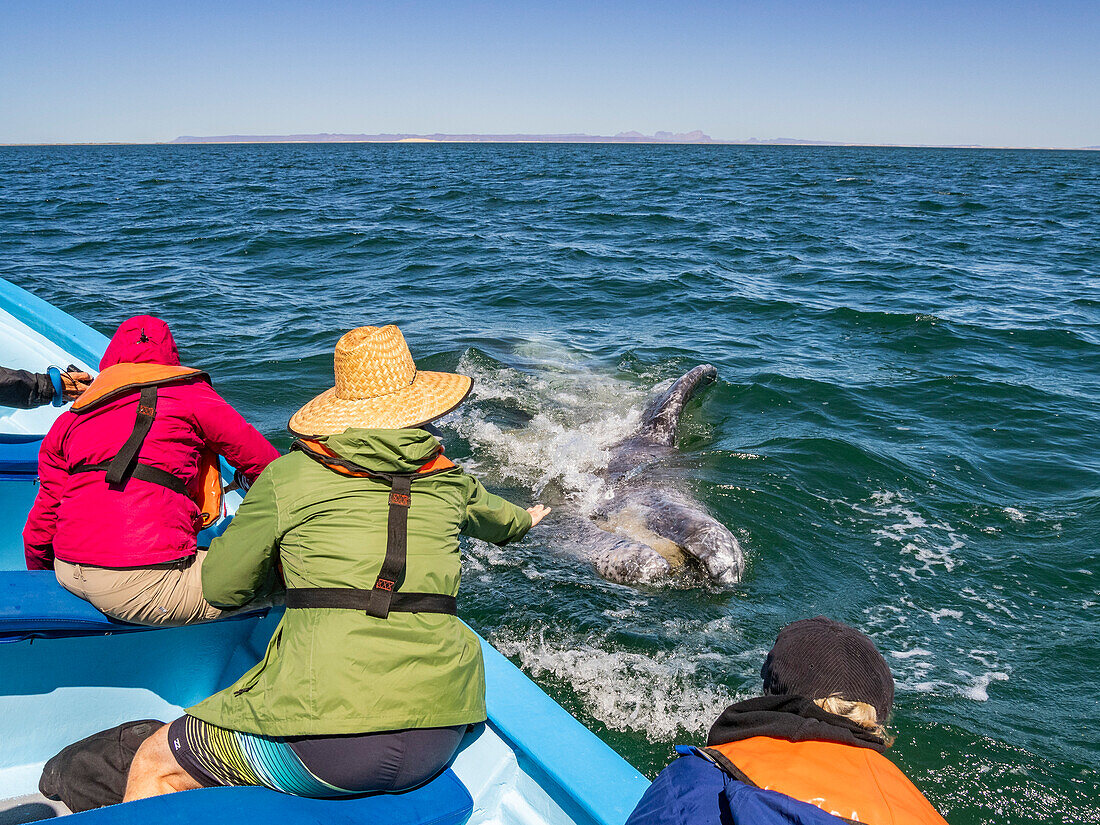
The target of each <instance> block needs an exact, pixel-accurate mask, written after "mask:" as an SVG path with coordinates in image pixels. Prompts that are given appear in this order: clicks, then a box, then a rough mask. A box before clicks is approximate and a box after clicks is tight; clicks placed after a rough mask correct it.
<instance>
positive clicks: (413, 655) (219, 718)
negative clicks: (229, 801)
mask: <svg viewBox="0 0 1100 825" xmlns="http://www.w3.org/2000/svg"><path fill="white" fill-rule="evenodd" d="M320 441H322V443H324V444H325V445H326V446H327V447H328V448H329V449H330V450H332V451H334V452H335V453H337V454H338V455H339V456H341V457H343V458H346V459H348V460H350V461H353V462H355V463H356V464H358V465H359V466H362V467H366V468H368V469H371V470H376V471H383V472H399V473H412V472H416V470H417V469H418V468H419V467H421V466H422V465H423V464H424V463H425V462H427V461H428V460H429V459H431V458H432V457H433V456H434V455H435V454H436V452H437V451H438V449H439V442H438V441H437V440H436V439H435V438H433V437H432V436H431V435H429V434H428V433H427V432H425V431H423V430H364V429H349V430H347V431H346V432H344V433H341V434H340V435H333V436H329V437H327V438H323V439H320ZM388 501H389V485H387V484H386V483H385V482H383V481H377V480H374V479H369V478H353V477H348V476H343V475H340V474H338V473H336V472H334V471H332V470H330V469H328V468H327V467H325V466H323V465H322V464H320V463H318V462H317V461H315V460H314V459H312V458H310V457H309V456H307V455H305V454H303V453H301V452H292V453H291V454H290V455H287V456H283V457H282V458H280V459H278V460H276V461H274V462H272V463H271V464H270V465H268V467H267V469H265V470H264V472H263V474H262V475H261V476H260V477H259V478H258V479H257V480H256V483H255V484H253V485H252V489H251V490H249V492H248V495H247V496H246V497H245V500H244V502H243V503H242V504H241V506H240V509H239V510H238V511H237V514H236V516H235V517H234V519H233V523H232V524H231V525H230V526H229V529H228V530H226V531H225V534H224V535H222V536H221V537H219V538H217V539H215V540H214V541H213V543H212V544H211V546H210V551H209V553H208V554H207V556H206V559H205V561H204V562H203V569H202V586H203V594H204V595H205V596H206V599H207V601H209V602H210V603H211V604H214V605H218V606H220V607H239V606H242V605H245V604H247V603H248V602H250V601H252V600H253V599H254V598H256V597H257V596H259V595H263V594H264V593H265V590H266V589H267V588H270V586H271V582H272V580H273V579H274V576H275V569H276V568H275V565H276V562H281V564H282V573H283V577H284V579H285V581H286V586H287V587H288V588H291V587H355V588H360V589H364V590H369V589H370V588H371V587H373V586H374V581H375V579H376V578H377V576H378V572H379V569H380V568H381V566H382V559H383V558H384V557H385V553H386V521H387V516H388V510H389V505H388ZM530 528H531V517H530V515H528V513H527V512H526V511H525V510H523V509H521V508H519V507H517V506H516V505H514V504H511V503H509V502H507V501H505V500H504V499H502V498H500V497H499V496H495V495H493V494H492V493H489V492H488V491H486V489H485V488H484V487H483V486H482V485H481V483H480V482H479V481H478V480H477V479H475V478H473V477H472V476H469V475H467V474H466V473H465V472H463V470H462V469H461V468H459V467H456V468H455V469H453V470H449V471H447V472H443V473H438V474H433V475H430V476H426V477H424V478H423V479H420V480H416V481H414V482H413V485H412V495H411V506H410V507H409V510H408V558H407V568H406V572H405V578H404V581H403V582H401V583H400V584H399V590H403V591H407V592H424V593H443V594H449V595H455V594H457V593H458V584H459V579H460V576H461V573H460V569H459V549H458V537H459V534H460V533H462V534H465V535H468V536H474V537H476V538H479V539H483V540H485V541H489V542H492V543H494V544H505V543H507V542H509V541H514V540H516V539H519V538H521V537H523V536H524V535H525V534H526V533H527V531H528V530H529V529H530ZM187 712H188V713H189V714H191V715H192V716H196V717H198V718H199V719H202V720H204V721H206V722H209V723H211V724H214V725H218V726H219V727H223V728H230V729H233V730H239V731H244V732H247V733H257V734H263V735H267V736H320V735H327V734H347V733H368V732H372V731H385V730H399V729H403V728H425V727H443V726H450V725H461V724H469V723H474V722H480V721H482V720H484V719H485V668H484V664H483V662H482V659H481V647H480V645H479V643H478V639H477V637H476V636H475V635H474V633H473V632H472V631H471V630H470V629H469V628H468V627H466V625H465V624H463V622H462V621H460V620H459V619H458V618H457V617H455V616H448V615H444V614H439V613H390V615H389V617H388V618H385V619H378V618H374V617H372V616H368V615H366V614H365V613H363V612H361V611H357V610H345V609H335V608H307V609H295V610H287V611H286V613H285V614H284V615H283V619H282V621H281V622H280V623H279V626H278V628H277V629H276V630H275V633H274V635H273V636H272V638H271V641H270V642H269V643H268V646H267V653H266V654H265V656H264V658H263V661H261V662H260V663H259V664H257V665H256V666H255V667H253V668H252V669H251V670H249V671H248V672H247V673H245V674H244V676H242V677H241V678H240V679H239V680H238V681H237V682H236V684H234V685H232V686H231V687H229V688H226V689H225V690H223V691H221V692H220V693H217V694H215V695H214V696H211V697H210V698H209V699H207V700H205V701H204V702H200V703H199V704H198V705H196V706H195V707H192V708H188V710H187Z"/></svg>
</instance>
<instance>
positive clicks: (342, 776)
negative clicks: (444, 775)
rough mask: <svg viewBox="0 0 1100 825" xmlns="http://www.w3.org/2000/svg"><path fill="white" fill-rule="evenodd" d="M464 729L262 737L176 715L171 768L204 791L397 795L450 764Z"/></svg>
mask: <svg viewBox="0 0 1100 825" xmlns="http://www.w3.org/2000/svg"><path fill="white" fill-rule="evenodd" d="M465 732H466V725H459V726H457V727H448V728H414V729H410V730H400V731H382V732H374V733H363V734H352V735H346V736H292V737H282V736H260V735H258V734H252V733H242V732H241V731H235V730H228V729H226V728H219V727H217V726H216V725H211V724H209V723H208V722H204V721H202V720H201V719H196V718H195V717H194V716H182V717H180V718H179V719H177V720H176V721H174V722H173V723H172V724H171V725H170V726H169V728H168V746H169V748H170V749H171V751H172V754H173V755H174V756H175V757H176V761H177V762H178V763H179V764H180V767H182V768H183V769H184V770H185V771H187V773H188V774H190V775H191V777H192V778H193V779H194V780H195V781H196V782H198V783H199V784H200V785H202V786H203V787H207V788H209V787H215V786H218V785H260V786H263V787H265V788H271V789H272V790H275V791H281V792H283V793H289V794H294V795H296V796H311V797H338V796H349V795H355V794H363V793H372V792H377V791H403V790H407V789H409V788H414V787H416V786H417V785H420V784H423V783H424V782H426V781H427V780H429V779H431V778H432V777H433V776H435V775H436V774H437V773H439V772H440V771H441V770H443V768H444V767H446V765H447V763H448V762H449V761H450V760H451V757H452V756H454V754H455V751H457V749H458V745H459V743H460V742H461V741H462V737H463V735H464V733H465Z"/></svg>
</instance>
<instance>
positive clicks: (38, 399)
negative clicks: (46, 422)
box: [0, 367, 53, 410]
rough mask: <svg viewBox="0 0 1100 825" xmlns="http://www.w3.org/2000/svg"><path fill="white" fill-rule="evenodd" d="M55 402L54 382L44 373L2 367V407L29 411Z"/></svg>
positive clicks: (0, 372)
mask: <svg viewBox="0 0 1100 825" xmlns="http://www.w3.org/2000/svg"><path fill="white" fill-rule="evenodd" d="M52 400H53V382H52V381H50V376H48V375H46V374H44V373H36V372H27V371H26V370H10V369H8V368H7V367H0V406H2V407H18V408H19V409H21V410H29V409H31V408H32V407H41V406H42V405H43V404H49V403H50V401H52Z"/></svg>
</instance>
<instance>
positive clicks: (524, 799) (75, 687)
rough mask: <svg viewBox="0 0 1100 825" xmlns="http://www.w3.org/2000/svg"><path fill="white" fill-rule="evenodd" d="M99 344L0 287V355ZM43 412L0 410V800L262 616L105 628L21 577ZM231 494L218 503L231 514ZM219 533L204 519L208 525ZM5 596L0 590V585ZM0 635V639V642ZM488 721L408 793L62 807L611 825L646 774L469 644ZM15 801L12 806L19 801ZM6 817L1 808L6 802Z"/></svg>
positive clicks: (197, 674) (179, 705)
mask: <svg viewBox="0 0 1100 825" xmlns="http://www.w3.org/2000/svg"><path fill="white" fill-rule="evenodd" d="M106 343H107V341H106V339H105V338H104V337H103V336H102V335H100V334H99V333H97V332H95V331H94V330H91V329H89V328H88V327H86V326H84V325H83V324H81V323H80V322H79V321H76V320H75V319H74V318H72V317H70V316H68V315H66V314H65V313H63V312H60V311H59V310H57V309H56V308H54V307H52V306H50V305H49V304H46V303H44V302H42V301H40V300H39V299H37V298H35V297H34V296H32V295H30V294H28V293H26V292H24V291H23V290H20V289H19V288H17V287H15V286H13V285H11V284H9V283H7V282H4V281H0V363H2V364H4V365H5V366H13V367H20V368H24V369H34V370H42V369H44V368H45V367H46V366H48V365H49V364H50V363H58V364H61V365H62V366H65V365H67V364H68V363H70V362H73V363H76V364H77V365H79V366H82V367H87V368H92V367H94V366H95V365H96V364H97V363H98V359H99V355H100V354H101V353H102V351H103V348H104V347H105V346H106ZM57 414H58V413H57V411H56V410H53V409H52V408H43V409H40V410H36V411H27V412H24V411H21V412H19V413H13V412H11V411H5V414H4V415H0V506H2V507H3V512H5V513H6V514H8V518H7V519H6V522H5V524H4V525H3V527H2V528H0V800H4V799H7V800H12V799H13V798H14V799H16V800H17V801H18V800H19V799H20V798H22V797H24V796H25V795H29V794H33V793H34V792H35V791H36V788H37V782H38V777H39V774H40V772H41V768H42V764H43V762H44V761H45V760H47V759H48V758H49V757H51V756H52V755H53V754H55V753H56V752H57V751H58V750H60V749H61V748H62V747H64V746H65V745H67V744H69V743H71V742H74V741H76V740H78V739H80V738H82V737H84V736H87V735H88V734H90V733H93V732H95V731H97V730H101V729H104V728H107V727H111V726H113V725H115V724H118V723H119V722H122V721H125V720H128V719H138V718H158V719H163V720H165V721H167V720H170V719H173V718H175V717H177V716H178V715H180V713H181V712H182V710H183V709H184V708H186V707H187V706H189V705H191V704H193V703H195V702H197V701H198V700H200V699H203V698H205V697H206V696H209V695H210V694H211V693H213V692H215V691H217V690H220V689H222V688H224V687H226V686H227V685H229V684H231V683H232V681H233V680H234V679H235V678H236V677H237V676H239V675H240V674H241V673H243V672H244V671H245V670H246V669H247V668H249V667H251V666H252V665H253V664H254V663H255V662H256V661H257V660H258V659H259V658H260V656H261V655H262V653H263V651H264V649H265V647H266V645H267V641H268V639H269V638H270V636H271V634H272V632H273V630H274V628H275V626H276V625H277V623H278V620H279V615H278V612H277V611H274V612H272V613H271V614H270V615H269V614H267V613H260V614H255V615H251V616H247V617H243V618H238V619H234V620H232V621H223V622H216V623H212V624H206V625H196V626H192V627H184V628H173V629H141V630H134V629H132V628H128V627H119V626H117V625H112V623H110V622H109V620H106V619H104V618H103V617H101V616H99V614H98V613H97V612H96V611H94V609H91V608H90V607H89V606H88V605H85V604H84V603H83V602H79V600H76V599H75V597H71V596H70V595H69V594H67V593H65V592H64V591H62V590H61V589H60V588H59V587H58V586H57V585H56V582H53V581H52V579H51V578H50V577H49V576H48V574H47V575H45V576H43V575H42V574H35V573H31V572H28V571H25V570H24V569H23V568H24V564H23V552H22V541H21V536H20V531H21V529H22V526H23V522H24V521H25V517H26V514H27V512H28V511H29V509H30V506H31V503H32V501H33V499H34V494H35V490H36V477H35V473H34V462H33V459H32V458H31V456H33V455H34V454H36V452H37V444H38V443H39V442H40V440H41V437H42V436H43V435H44V434H45V431H46V429H48V427H49V424H50V423H51V422H52V420H53V419H54V418H55V417H56V415H57ZM238 502H239V499H235V498H231V500H230V501H229V502H228V503H229V506H230V509H231V510H232V509H234V508H235V505H236V503H238ZM224 528H225V523H224V522H223V523H221V524H219V525H216V526H215V528H214V532H220V531H221V530H223V529H224ZM36 576H37V578H36ZM5 594H6V595H5ZM4 640H6V641H4ZM482 647H483V650H484V654H485V664H486V682H487V697H486V698H487V704H488V708H489V720H488V722H487V723H485V724H483V725H479V726H477V727H476V728H475V729H474V730H472V731H471V732H470V733H469V734H468V735H467V737H466V739H465V740H464V741H463V744H462V747H461V749H460V752H459V754H458V755H457V756H456V758H455V759H454V761H453V764H452V765H451V767H450V769H449V770H448V771H447V772H446V773H444V775H443V776H441V777H439V778H438V779H436V780H433V781H432V782H431V783H429V784H428V785H426V786H424V788H422V789H418V790H417V791H413V792H410V793H408V794H401V795H396V796H385V795H383V796H376V797H369V798H363V799H359V800H339V801H323V800H303V799H297V798H293V797H287V796H284V795H282V794H277V793H275V792H272V791H267V790H264V789H259V788H215V789H206V790H200V791H189V792H186V793H183V794H174V795H172V796H169V797H163V798H161V799H158V800H147V801H144V802H140V803H127V804H125V805H118V806H114V807H111V808H105V809H101V810H99V811H90V812H87V813H84V814H78V815H75V816H76V817H77V819H86V820H88V821H91V820H92V819H97V820H100V821H102V822H103V823H107V822H110V823H113V825H121V823H129V822H139V821H140V822H149V821H154V820H156V821H160V822H177V821H178V822H181V823H182V822H184V821H185V820H186V821H188V823H191V822H193V821H195V820H196V818H198V819H202V818H207V819H209V818H212V817H214V816H215V815H217V814H218V813H219V812H223V813H224V811H225V810H227V807H228V808H229V809H231V810H233V811H234V814H233V816H234V820H235V821H244V822H251V821H253V820H255V821H256V822H257V823H258V822H260V821H261V820H262V821H263V822H265V823H267V822H270V821H271V820H272V819H274V818H276V817H278V818H280V819H282V820H284V821H286V822H288V823H306V822H325V823H340V822H348V823H353V822H354V823H367V822H370V823H376V822H392V823H409V825H414V823H418V822H425V823H426V822H433V823H435V822H437V821H438V823H439V825H447V824H448V823H456V825H458V824H459V823H462V822H472V823H488V822H515V823H532V825H534V824H535V823H552V825H566V823H584V824H585V825H618V823H621V822H623V821H624V820H625V819H626V817H627V815H628V814H629V812H630V811H631V810H632V808H633V806H634V804H635V803H636V802H637V800H638V798H639V797H640V796H641V794H642V792H643V791H644V790H645V788H646V786H647V784H648V783H647V781H646V779H645V778H644V777H642V776H641V774H639V773H638V772H637V771H636V770H635V769H634V768H632V767H631V766H630V765H629V764H627V763H626V762H625V761H624V760H623V759H622V758H621V757H620V756H619V755H618V754H616V753H615V752H614V751H612V750H611V749H610V748H608V747H607V746H606V745H605V744H604V743H603V742H601V741H600V740H599V739H598V738H597V737H595V736H594V735H593V734H592V733H591V732H590V731H589V730H588V729H587V728H585V727H584V726H583V725H581V724H580V723H579V722H578V721H577V720H576V719H574V718H573V717H572V716H571V715H569V713H568V712H566V711H565V710H564V709H563V708H562V707H561V706H559V705H558V704H557V703H555V702H554V701H553V700H552V699H550V698H549V697H548V696H547V695H546V694H545V693H544V692H543V691H542V690H541V689H539V688H538V686H537V685H535V684H534V683H533V682H531V681H530V680H529V679H528V678H527V677H526V676H524V674H523V673H522V672H520V671H519V670H518V669H517V668H516V667H515V666H514V665H512V663H511V662H509V661H508V660H507V659H506V658H504V657H503V656H502V655H501V654H500V653H499V652H498V651H496V650H495V649H494V648H493V647H492V646H491V645H489V644H488V643H487V642H485V641H484V640H482ZM35 804H37V803H34V802H28V803H27V805H29V806H30V807H27V808H26V810H27V811H28V815H30V814H33V813H34V810H35V809H33V806H34V805H35ZM9 813H15V812H9Z"/></svg>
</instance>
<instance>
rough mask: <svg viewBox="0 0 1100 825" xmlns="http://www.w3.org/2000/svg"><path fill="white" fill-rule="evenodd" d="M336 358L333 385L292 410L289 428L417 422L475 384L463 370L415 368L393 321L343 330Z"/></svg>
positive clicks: (298, 431) (457, 400) (442, 410)
mask: <svg viewBox="0 0 1100 825" xmlns="http://www.w3.org/2000/svg"><path fill="white" fill-rule="evenodd" d="M334 363H335V372H336V386H335V387H333V388H332V389H331V390H325V391H324V392H323V393H321V394H320V395H318V396H317V397H316V398H314V399H313V400H312V401H310V402H309V403H308V404H306V405H305V406H304V407H302V409H300V410H298V412H296V413H294V415H293V416H292V417H291V419H290V424H289V427H290V431H291V432H292V433H294V434H295V435H334V434H335V433H342V432H343V431H344V430H346V429H347V428H348V427H364V428H371V429H374V428H377V429H386V430H399V429H402V428H404V427H416V426H418V425H420V424H426V423H428V422H429V421H431V420H433V419H436V418H439V417H440V416H441V415H445V414H446V413H449V412H450V411H451V410H453V409H454V408H455V407H457V406H458V405H459V404H461V403H462V401H463V399H464V398H466V395H467V394H468V393H469V392H470V387H471V386H472V385H473V380H472V379H470V378H468V377H467V376H465V375H455V374H454V373H449V372H425V371H424V370H418V369H417V368H416V364H414V363H413V359H412V354H411V353H410V352H409V346H408V344H406V343H405V337H404V336H403V335H402V334H401V330H399V329H398V328H397V327H395V326H393V325H392V324H390V325H388V326H384V327H359V328H358V329H353V330H352V331H351V332H349V333H347V334H345V335H344V336H343V337H342V338H341V339H340V340H339V341H337V342H336V356H335V359H334Z"/></svg>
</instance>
